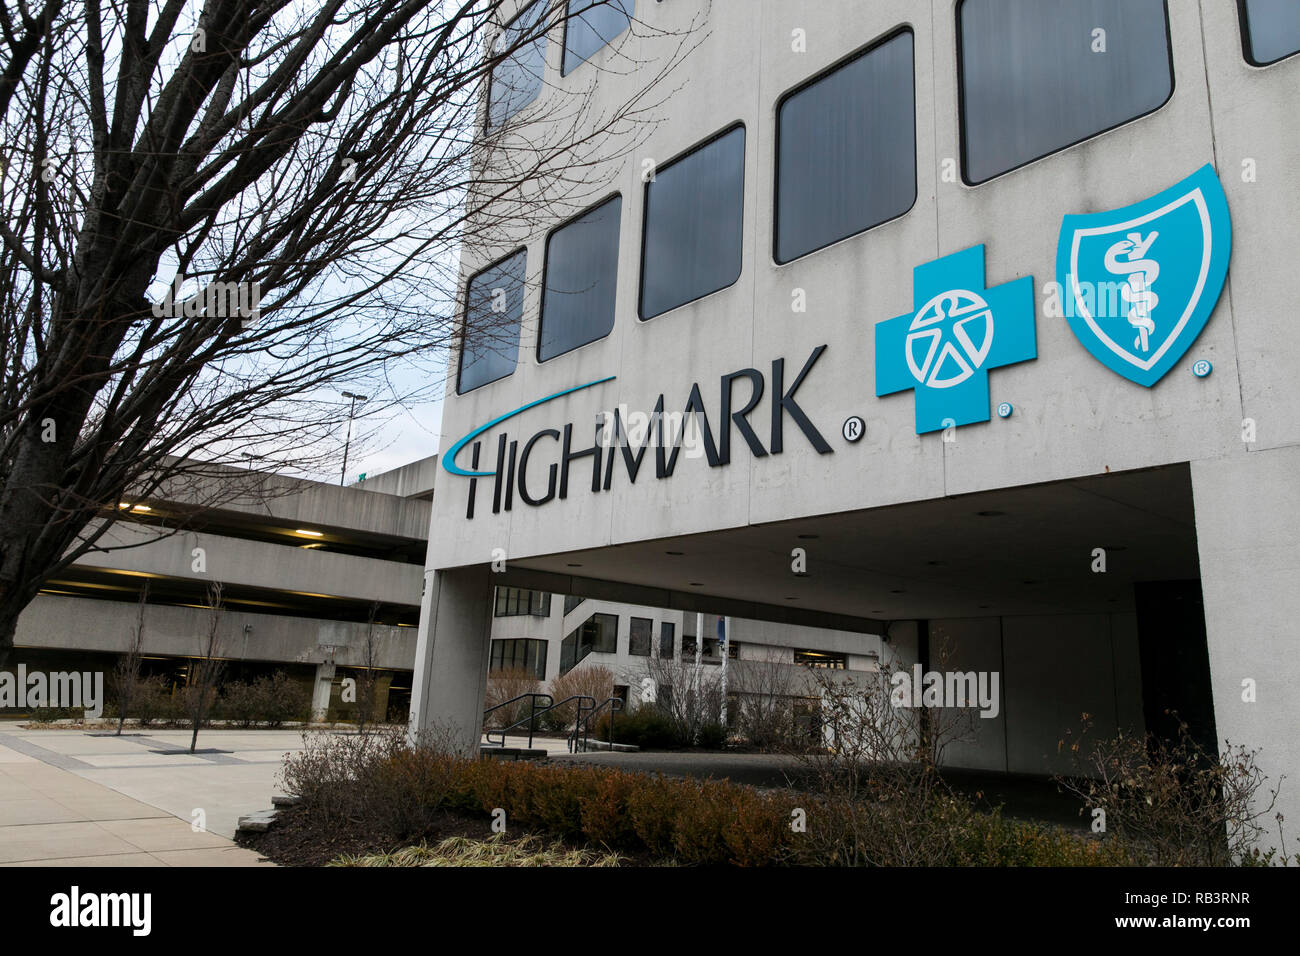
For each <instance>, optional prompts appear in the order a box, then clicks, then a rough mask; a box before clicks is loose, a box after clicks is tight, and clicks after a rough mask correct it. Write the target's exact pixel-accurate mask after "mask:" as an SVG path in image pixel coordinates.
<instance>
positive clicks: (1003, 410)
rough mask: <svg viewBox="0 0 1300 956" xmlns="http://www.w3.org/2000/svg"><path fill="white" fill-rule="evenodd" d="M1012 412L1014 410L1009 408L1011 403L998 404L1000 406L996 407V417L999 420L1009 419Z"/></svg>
mask: <svg viewBox="0 0 1300 956" xmlns="http://www.w3.org/2000/svg"><path fill="white" fill-rule="evenodd" d="M1014 411H1015V409H1014V408H1012V407H1011V403H1010V402H1002V403H1000V404H999V405H998V417H999V418H1010V417H1011V413H1012V412H1014Z"/></svg>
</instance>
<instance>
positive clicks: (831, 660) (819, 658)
mask: <svg viewBox="0 0 1300 956" xmlns="http://www.w3.org/2000/svg"><path fill="white" fill-rule="evenodd" d="M794 662H795V663H796V664H802V665H803V666H804V667H818V668H825V669H827V670H835V671H842V670H844V669H846V668H847V667H848V666H849V659H848V655H847V654H836V653H834V652H833V651H799V650H796V651H795V652H794Z"/></svg>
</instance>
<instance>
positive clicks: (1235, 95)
mask: <svg viewBox="0 0 1300 956" xmlns="http://www.w3.org/2000/svg"><path fill="white" fill-rule="evenodd" d="M538 2H539V3H544V0H538ZM520 10H521V12H522V14H523V16H521V18H520V19H519V20H518V21H516V22H515V23H513V24H512V25H511V29H516V30H518V29H523V28H524V26H526V25H527V24H528V23H531V22H538V21H537V18H538V17H539V13H538V10H537V9H536V4H525V3H521V4H520ZM631 14H632V17H633V18H634V20H633V21H632V22H620V19H619V16H618V15H617V14H611V16H612V17H613V19H612V20H610V21H607V22H605V21H602V23H601V24H600V26H601V30H599V31H594V32H595V33H597V34H598V36H599V40H600V42H592V40H591V36H592V33H593V31H591V30H575V28H574V27H572V26H570V28H569V30H568V31H565V30H564V29H562V28H557V29H555V30H552V31H551V32H550V33H549V34H547V35H545V36H542V37H539V38H538V39H537V41H536V42H534V43H532V44H530V45H529V46H528V47H527V48H526V53H527V57H524V56H523V55H522V54H521V56H520V57H519V58H517V59H516V60H515V61H512V63H511V64H510V67H511V69H509V70H507V69H502V70H501V71H500V73H501V76H500V77H499V78H498V79H499V80H500V86H501V89H497V87H498V83H497V81H496V79H494V82H493V84H492V87H493V89H490V90H489V91H488V92H487V94H486V96H485V102H484V104H483V110H484V120H485V125H484V130H485V132H484V148H485V150H487V151H489V152H490V151H491V150H492V149H506V148H508V147H510V146H511V145H514V146H518V145H519V144H520V143H526V142H527V141H528V137H529V136H530V135H540V134H538V133H536V130H533V133H531V134H530V126H529V118H530V117H536V123H538V124H544V123H545V122H546V121H547V119H546V117H547V116H548V110H547V105H548V104H549V103H551V102H552V101H553V99H554V98H555V97H559V96H564V95H573V94H574V93H575V92H578V91H583V90H587V89H590V91H591V93H590V95H591V96H593V97H594V104H595V105H594V108H593V113H597V114H598V113H599V112H600V110H601V108H602V107H610V106H612V105H613V104H616V103H619V102H623V101H625V100H626V99H627V98H629V97H631V96H633V95H635V92H636V90H637V89H638V83H639V82H642V81H643V77H644V71H645V70H646V69H649V68H650V66H651V65H653V64H654V63H656V62H657V58H661V57H664V56H667V55H669V52H670V51H671V50H672V49H673V39H672V37H674V36H679V35H681V34H682V33H685V32H691V34H692V35H693V36H694V37H695V41H694V42H693V44H692V47H691V49H690V52H689V55H688V56H687V57H686V58H685V59H684V61H683V64H682V66H681V67H680V73H679V76H678V78H679V80H680V83H681V89H679V90H678V91H677V92H675V93H674V94H673V95H672V96H671V97H669V98H667V99H666V100H665V101H663V102H662V103H660V104H659V105H657V106H656V107H655V114H654V117H653V122H652V123H649V124H648V125H646V126H643V127H642V128H641V129H640V131H639V134H640V135H639V136H638V138H636V140H635V142H633V143H631V144H623V145H624V147H625V148H623V149H611V150H610V154H609V157H608V158H607V159H605V160H603V161H602V162H600V163H599V164H597V165H596V166H594V167H593V168H592V171H591V173H590V183H591V185H590V188H588V189H585V190H583V191H582V193H583V196H582V199H581V200H580V201H576V202H571V203H569V204H568V205H566V204H565V203H564V202H563V198H564V197H556V196H549V195H548V196H547V197H546V199H547V202H548V204H549V205H548V208H553V209H554V210H555V215H554V219H553V221H550V222H546V223H540V224H537V223H534V224H532V225H529V226H527V227H522V226H521V227H520V228H519V229H518V230H517V231H516V232H515V233H514V234H512V235H508V236H503V237H502V238H501V241H500V242H497V243H495V244H494V245H493V246H492V247H491V248H486V247H482V246H476V247H474V248H469V249H467V250H466V252H465V255H464V259H463V262H462V267H461V272H462V279H463V296H462V304H461V305H462V309H463V310H464V311H465V313H466V314H467V315H473V314H474V313H475V312H476V310H479V309H482V308H484V307H486V306H485V303H488V302H492V303H495V304H496V305H497V306H499V307H501V311H502V312H503V314H504V315H505V316H506V318H507V319H508V320H509V322H510V323H513V333H512V334H506V335H504V336H501V335H498V336H497V338H496V339H495V341H494V342H493V343H492V344H491V345H490V346H489V345H487V344H485V343H480V342H476V341H475V339H474V337H473V335H470V336H469V337H468V338H467V342H466V345H465V348H464V349H463V354H461V355H459V356H457V357H456V359H455V361H454V363H453V366H452V369H451V375H450V376H449V386H448V391H447V395H446V400H445V404H444V415H443V426H442V430H443V444H442V448H443V449H444V453H443V456H442V460H441V465H442V470H441V473H440V475H439V493H438V496H437V498H436V499H435V501H434V507H433V515H432V518H431V520H432V527H433V528H434V529H435V530H436V533H435V534H434V535H433V536H432V540H431V543H430V550H429V560H428V565H427V567H426V571H425V589H424V598H423V606H422V613H421V624H420V634H419V649H418V652H417V660H416V670H415V676H414V705H413V723H414V725H415V726H417V727H423V726H431V725H434V724H444V725H451V726H454V727H456V728H457V729H458V731H459V732H460V733H461V734H462V736H463V737H464V739H465V740H466V741H467V742H472V741H475V740H477V739H478V735H479V723H478V722H479V720H480V719H481V718H480V716H479V710H478V708H479V703H480V701H481V700H482V695H483V688H484V684H485V681H486V678H487V674H488V671H489V667H490V655H491V633H490V632H491V625H492V621H493V603H492V595H493V593H494V588H495V587H503V586H508V587H519V588H526V589H535V590H544V591H548V592H552V593H557V594H583V595H587V596H588V598H589V599H595V600H602V601H613V602H621V603H629V604H635V605H642V606H648V607H662V608H667V609H670V610H672V611H678V612H684V613H686V614H687V615H690V614H693V613H695V612H697V611H707V612H709V613H712V614H727V615H731V616H734V617H737V618H745V619H749V620H756V621H767V622H770V623H772V624H774V625H800V626H808V627H817V628H824V629H829V630H835V631H841V632H846V633H850V634H857V635H860V639H861V644H860V649H861V650H862V652H864V653H865V652H866V651H867V650H868V649H869V648H870V647H871V646H872V642H873V641H877V640H879V639H881V638H883V637H889V638H890V642H891V646H893V647H899V648H902V647H909V648H910V649H911V650H910V653H911V654H912V656H913V657H914V658H915V663H918V664H921V665H922V666H923V667H930V666H934V664H935V662H936V661H937V660H939V652H938V648H939V647H940V646H943V647H945V648H947V651H946V653H947V656H946V657H945V658H944V659H945V660H947V661H949V665H950V666H954V667H960V668H962V669H964V670H975V671H979V672H997V673H999V674H1000V676H1001V681H1000V688H1001V695H1002V699H1001V706H1000V708H999V711H998V716H997V717H996V718H994V719H990V720H985V721H981V722H979V723H980V732H979V736H978V739H977V740H976V741H974V742H973V743H971V744H970V745H969V746H968V747H967V748H965V749H964V751H963V752H962V753H960V754H958V755H956V756H954V758H953V759H954V760H955V761H956V762H958V763H961V764H964V765H967V766H977V767H982V768H986V769H994V770H1003V771H1009V772H1028V773H1049V772H1053V771H1055V770H1059V769H1062V763H1061V761H1062V759H1063V758H1062V757H1061V756H1060V754H1059V752H1058V747H1057V742H1058V741H1059V740H1060V739H1061V738H1062V735H1063V734H1064V733H1066V732H1077V731H1078V729H1079V727H1080V725H1081V721H1082V719H1083V718H1082V715H1083V714H1084V713H1087V714H1089V715H1091V720H1092V721H1093V723H1094V730H1093V732H1094V733H1100V734H1109V733H1114V732H1117V731H1119V730H1121V729H1131V730H1136V731H1141V730H1149V731H1151V732H1154V733H1159V734H1168V733H1170V730H1169V727H1168V726H1167V723H1168V717H1167V714H1166V711H1168V710H1177V711H1178V713H1179V714H1180V715H1181V716H1182V717H1183V718H1184V719H1185V720H1187V721H1188V723H1189V724H1190V725H1191V727H1192V731H1193V733H1194V734H1196V735H1197V736H1198V737H1199V738H1200V739H1201V740H1203V741H1205V742H1206V743H1207V744H1208V745H1210V746H1215V745H1216V742H1217V744H1221V743H1222V741H1223V740H1225V739H1227V740H1230V741H1232V742H1233V743H1242V744H1246V745H1248V746H1250V747H1258V748H1259V749H1260V755H1259V762H1260V765H1261V767H1262V768H1263V770H1264V771H1265V772H1266V773H1268V774H1269V776H1270V777H1271V778H1272V779H1273V780H1274V781H1276V780H1277V778H1278V777H1279V776H1281V775H1283V774H1287V775H1290V776H1294V775H1295V771H1296V770H1297V769H1298V768H1300V745H1298V744H1297V743H1296V741H1295V739H1294V735H1293V734H1292V733H1291V732H1290V729H1291V728H1292V727H1294V726H1295V724H1296V722H1297V718H1300V706H1298V705H1297V704H1296V703H1295V701H1294V699H1293V698H1292V697H1291V695H1290V688H1291V687H1292V686H1293V685H1294V684H1296V683H1297V681H1300V655H1298V654H1297V652H1296V651H1295V646H1294V639H1293V638H1294V635H1295V621H1296V620H1297V619H1300V590H1298V589H1297V588H1295V587H1294V578H1295V569H1296V568H1297V567H1298V566H1300V483H1298V482H1297V478H1296V475H1297V474H1300V414H1298V412H1300V378H1297V376H1296V375H1295V374H1294V369H1295V368H1296V366H1297V360H1300V336H1298V335H1297V334H1296V333H1295V330H1294V328H1293V324H1292V323H1291V322H1290V321H1289V317H1290V313H1291V311H1292V298H1293V296H1292V287H1291V284H1290V272H1291V270H1290V269H1289V268H1288V265H1287V263H1288V262H1289V261H1290V259H1291V258H1293V257H1294V254H1295V252H1296V250H1297V249H1300V162H1297V160H1300V126H1298V125H1297V124H1296V123H1295V120H1294V112H1295V111H1294V103H1295V92H1296V90H1297V89H1300V57H1297V56H1295V53H1296V52H1297V51H1300V20H1298V19H1297V13H1296V8H1295V5H1294V4H1281V3H1270V2H1267V0H1244V2H1243V3H1240V4H1234V3H1226V2H1225V3H1201V4H1195V3H1185V2H1180V0H1169V2H1162V0H1096V2H1092V3H1076V2H1069V0H1041V2H1033V3H1031V2H1027V0H881V2H878V3H871V4H864V3H859V2H853V0H823V2H817V3H789V2H778V0H755V2H752V3H743V4H742V3H722V2H713V3H708V2H704V0H672V2H662V3H657V2H653V0H636V2H635V5H634V9H632V10H631ZM530 18H531V19H530ZM629 64H634V65H636V68H628V65H629ZM530 70H531V71H532V72H531V73H530ZM507 74H509V76H507ZM529 76H532V77H533V78H534V81H529V80H528V79H527V77H529ZM639 76H640V77H641V78H640V79H639ZM521 77H524V79H523V80H521V79H520V78H521ZM507 80H509V81H510V82H509V84H508V85H507ZM511 121H514V122H515V123H516V124H517V125H516V126H515V127H513V128H512V127H511V126H510V122H511ZM511 137H513V139H512V138H511ZM507 331H508V333H509V330H507ZM593 423H594V424H593ZM683 423H686V424H685V426H683ZM1281 804H1282V806H1281V809H1282V810H1283V811H1284V812H1285V813H1286V815H1287V816H1288V817H1289V818H1291V819H1298V818H1300V795H1297V793H1296V792H1295V791H1294V788H1292V790H1291V792H1290V793H1288V792H1287V789H1286V788H1285V787H1284V789H1283V792H1282V797H1281Z"/></svg>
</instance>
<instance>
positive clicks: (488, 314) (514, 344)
mask: <svg viewBox="0 0 1300 956" xmlns="http://www.w3.org/2000/svg"><path fill="white" fill-rule="evenodd" d="M527 262H528V254H527V253H526V252H525V251H524V250H522V249H521V250H519V251H518V252H516V253H515V254H514V255H512V256H509V257H507V258H505V259H502V260H501V261H500V262H498V263H496V264H495V265H491V266H488V267H487V268H486V269H484V270H483V271H482V272H480V273H479V274H478V275H476V276H474V278H472V279H470V280H469V292H468V294H467V295H466V297H465V342H464V346H463V347H462V349H461V355H460V386H459V391H460V392H462V393H464V392H468V391H469V390H470V389H472V388H478V387H479V386H480V385H486V384H487V383H488V382H495V381H496V380H497V379H499V378H505V377H506V376H507V375H509V374H510V373H511V372H513V371H514V370H515V358H516V356H517V355H518V353H519V322H520V320H521V319H522V318H523V314H524V268H525V265H526V264H527Z"/></svg>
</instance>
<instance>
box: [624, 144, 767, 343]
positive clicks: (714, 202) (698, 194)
mask: <svg viewBox="0 0 1300 956" xmlns="http://www.w3.org/2000/svg"><path fill="white" fill-rule="evenodd" d="M744 201H745V129H744V127H743V126H737V127H735V128H734V129H731V130H729V131H728V132H725V133H723V134H722V135H720V136H717V137H715V138H714V139H712V140H710V141H709V142H707V143H705V144H704V145H702V146H700V147H697V148H696V149H695V150H694V151H693V152H691V153H689V154H688V155H686V156H684V157H682V158H681V159H678V160H676V161H675V162H673V163H670V164H669V165H667V166H664V167H663V168H662V169H659V170H658V171H657V172H656V174H655V178H654V180H653V181H652V182H650V183H648V184H647V185H646V199H645V235H644V242H643V245H642V250H641V318H643V319H649V318H653V317H654V316H656V315H660V314H662V313H664V312H667V311H668V310H669V309H675V308H677V307H678V306H679V305H685V304H686V303H687V302H691V301H693V300H695V299H698V298H701V297H702V296H706V295H708V294H709V293H710V292H717V291H718V290H719V289H725V288H726V287H727V286H729V285H731V284H732V283H733V282H735V281H736V280H737V279H738V278H740V251H741V235H742V232H741V228H742V225H743V223H742V218H743V212H744Z"/></svg>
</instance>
